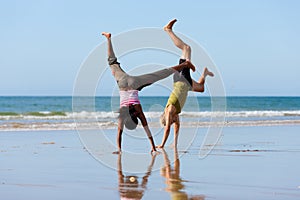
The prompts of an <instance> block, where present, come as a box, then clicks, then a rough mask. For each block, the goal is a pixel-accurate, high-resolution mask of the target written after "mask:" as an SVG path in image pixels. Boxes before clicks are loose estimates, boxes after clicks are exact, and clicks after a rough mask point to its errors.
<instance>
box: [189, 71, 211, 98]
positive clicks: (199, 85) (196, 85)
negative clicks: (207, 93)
mask: <svg viewBox="0 0 300 200" xmlns="http://www.w3.org/2000/svg"><path fill="white" fill-rule="evenodd" d="M207 76H211V77H213V76H214V74H213V73H212V72H211V71H209V70H208V69H207V67H205V68H204V70H203V73H202V75H201V77H200V78H199V80H198V82H196V81H194V80H193V86H192V87H193V91H195V92H204V83H205V79H206V77H207Z"/></svg>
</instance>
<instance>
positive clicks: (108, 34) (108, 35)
mask: <svg viewBox="0 0 300 200" xmlns="http://www.w3.org/2000/svg"><path fill="white" fill-rule="evenodd" d="M102 35H104V36H105V37H106V38H107V39H109V38H110V37H111V33H107V32H102Z"/></svg>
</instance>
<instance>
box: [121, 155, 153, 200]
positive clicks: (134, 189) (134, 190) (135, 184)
mask: <svg viewBox="0 0 300 200" xmlns="http://www.w3.org/2000/svg"><path fill="white" fill-rule="evenodd" d="M155 157H156V155H153V156H152V159H151V162H150V164H149V166H148V169H147V172H146V173H145V174H144V176H143V177H138V176H135V175H131V176H130V175H129V176H125V175H124V174H123V171H122V154H119V156H118V179H119V193H120V198H121V199H131V200H138V199H142V197H143V195H144V192H145V190H146V185H147V183H148V178H149V176H150V175H151V172H152V167H153V165H154V161H155ZM140 182H141V183H140Z"/></svg>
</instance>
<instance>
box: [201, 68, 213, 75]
mask: <svg viewBox="0 0 300 200" xmlns="http://www.w3.org/2000/svg"><path fill="white" fill-rule="evenodd" d="M203 74H204V76H207V75H208V76H211V77H213V76H214V73H212V72H211V71H209V70H208V69H207V67H205V68H204V71H203Z"/></svg>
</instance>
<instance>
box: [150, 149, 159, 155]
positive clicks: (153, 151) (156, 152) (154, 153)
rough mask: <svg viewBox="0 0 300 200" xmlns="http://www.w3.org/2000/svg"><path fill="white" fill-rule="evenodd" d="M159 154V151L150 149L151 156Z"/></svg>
mask: <svg viewBox="0 0 300 200" xmlns="http://www.w3.org/2000/svg"><path fill="white" fill-rule="evenodd" d="M159 154H160V152H159V151H157V150H152V151H151V155H152V156H156V155H159Z"/></svg>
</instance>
